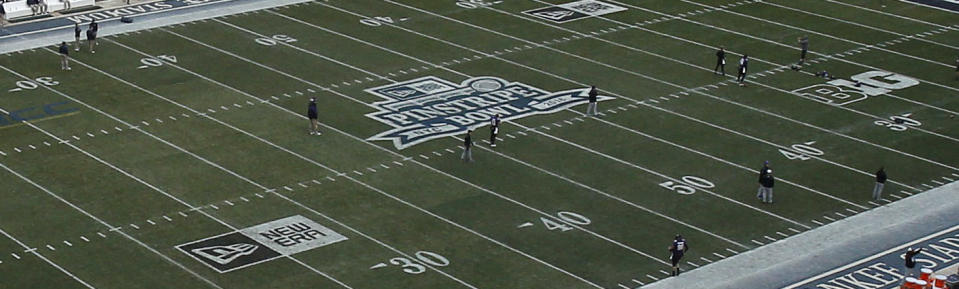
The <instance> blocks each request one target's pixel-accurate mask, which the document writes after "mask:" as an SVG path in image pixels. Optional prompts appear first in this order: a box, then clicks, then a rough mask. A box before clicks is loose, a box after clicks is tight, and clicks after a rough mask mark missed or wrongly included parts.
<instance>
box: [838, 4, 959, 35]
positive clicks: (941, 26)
mask: <svg viewBox="0 0 959 289" xmlns="http://www.w3.org/2000/svg"><path fill="white" fill-rule="evenodd" d="M825 1H826V2H829V3H834V4H839V5H844V6H848V7H854V8H856V9H860V10H865V11H869V12H873V13H878V14H882V15H886V16H892V17H896V18H899V19H904V20H909V21H913V22H916V23H922V24H926V25H930V26H936V27H939V28H944V29H949V30H959V29H956V28H954V27H950V26H946V25H942V24H937V23H932V22H928V21H925V20H920V19H915V18H910V17H906V16H902V15H899V14H893V13H888V12H885V11H879V10H875V9H872V8H867V7H862V6H859V5H854V4H849V3H844V2H841V1H835V0H825ZM924 7H929V6H924ZM937 8H938V7H937ZM950 12H952V11H950ZM953 13H954V12H953Z"/></svg>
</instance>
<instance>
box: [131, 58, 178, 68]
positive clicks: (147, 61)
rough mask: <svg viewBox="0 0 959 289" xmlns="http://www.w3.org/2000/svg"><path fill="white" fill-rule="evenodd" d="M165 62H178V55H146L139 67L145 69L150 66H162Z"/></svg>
mask: <svg viewBox="0 0 959 289" xmlns="http://www.w3.org/2000/svg"><path fill="white" fill-rule="evenodd" d="M163 62H169V63H176V56H173V55H157V57H144V58H141V59H140V63H141V64H143V65H140V66H138V67H137V69H145V68H150V67H160V66H163Z"/></svg>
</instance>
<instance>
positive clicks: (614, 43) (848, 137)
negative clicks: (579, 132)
mask: <svg viewBox="0 0 959 289" xmlns="http://www.w3.org/2000/svg"><path fill="white" fill-rule="evenodd" d="M610 2H613V3H617V4H621V5H624V6H629V7H634V8H636V9H641V10H647V11H649V12H652V13H658V14H663V13H660V12H657V11H653V10H648V9H645V8H642V7H635V6H632V5H629V4H623V3H619V2H616V1H614V0H610ZM663 15H666V14H663ZM599 18H601V19H606V18H604V17H599ZM606 20H608V21H613V22H618V21H615V20H609V19H606ZM681 20H682V21H686V22H690V23H694V24H698V25H702V26H706V27H711V28H714V29H718V30H722V31H726V32H730V33H733V34H737V35H742V36H746V37H750V38H755V37H752V36H751V35H746V34H742V33H740V32H736V31H731V30H727V29H724V28H720V27H715V26H712V25H709V24H704V23H699V22H696V21H692V20H688V19H681ZM547 25H549V24H547ZM626 25H629V24H626ZM556 28H559V29H564V28H560V27H556ZM634 28H635V29H640V30H643V31H647V32H650V33H655V34H657V35H662V36H665V37H669V38H673V39H676V40H680V41H684V42H687V43H691V44H696V45H700V46H703V47H708V48H713V46H710V45H706V44H703V43H699V42H696V41H692V40H688V39H685V38H681V37H677V36H673V35H669V34H665V33H662V32H658V31H654V30H650V29H646V28H643V27H639V26H636V27H634ZM574 32H575V31H574ZM576 33H581V32H576ZM587 37H589V36H587ZM757 39H759V38H757ZM597 40H600V41H604V42H608V43H610V44H613V45H616V46H620V47H623V48H626V49H630V50H634V51H638V52H643V53H646V54H650V55H654V56H657V57H660V58H664V59H668V60H671V61H673V62H676V63H680V64H683V65H689V66H693V65H691V64H689V63H686V62H682V61H680V60H677V59H673V58H669V57H666V56H662V55H659V54H655V53H652V52H648V51H645V50H642V49H637V48H634V47H630V46H626V45H623V44H620V43H617V42H611V41H608V40H605V39H599V38H597ZM759 40H762V41H765V42H771V41H769V40H765V39H759ZM771 43H773V44H776V45H781V46H784V45H783V44H779V43H776V42H771ZM858 49H860V48H856V49H851V50H848V51H853V50H858ZM829 58H834V59H839V58H835V57H827V58H826V60H828V59H829ZM753 59H755V60H757V61H760V62H765V63H769V64H773V65H779V64H777V63H774V62H769V61H765V60H762V59H759V58H753ZM602 65H605V64H602ZM605 66H608V65H605ZM693 67H696V66H693ZM696 68H699V69H701V70H708V71H712V70H710V69H708V68H703V67H696ZM622 71H625V70H622ZM625 72H627V73H631V74H634V73H633V72H630V71H625ZM802 73H805V74H811V73H809V72H805V71H803V72H802ZM729 77H730V78H731V77H732V76H729ZM747 82H749V83H754V84H757V85H759V86H762V87H766V88H769V89H773V90H776V91H780V92H783V93H787V94H792V95H796V96H799V97H802V98H807V99H808V97H805V96H801V95H798V94H796V93H793V92H790V91H786V90H783V89H780V88H776V87H773V86H770V85H766V84H762V83H759V82H757V81H753V80H747ZM700 94H702V93H700ZM703 95H706V96H709V97H710V98H713V99H716V100H720V101H723V102H727V103H730V104H733V105H737V106H740V107H744V108H746V109H750V110H754V111H758V112H761V113H764V114H768V115H772V116H775V117H778V118H781V119H784V120H787V121H790V122H794V123H798V124H802V125H804V126H807V127H811V128H815V129H818V130H821V131H824V132H828V133H830V134H833V135H837V136H840V137H843V138H847V139H850V140H853V141H856V142H860V143H863V144H867V145H870V146H874V147H877V148H881V149H884V150H888V151H891V152H896V153H899V154H902V155H905V156H909V157H912V158H915V159H918V160H922V161H925V162H928V163H932V164H936V165H938V166H941V167H945V168H949V169H952V170H959V168H956V167H953V166H950V165H946V164H943V163H940V162H937V161H934V160H930V159H927V158H924V157H920V156H916V155H913V154H910V153H907V152H903V151H899V150H896V149H893V148H889V147H886V146H882V145H879V144H874V143H871V142H868V141H865V140H862V139H859V138H855V137H852V136H848V135H845V134H841V133H838V132H834V131H831V130H828V129H825V128H821V127H818V126H815V125H811V124H807V123H805V122H802V121H798V120H794V119H791V118H788V117H785V116H781V115H778V114H772V113H769V112H766V111H764V110H761V109H757V108H753V107H751V106H747V105H743V104H739V103H737V102H734V101H731V100H727V99H725V98H716V97H713V96H711V95H707V94H703ZM887 96H890V97H893V98H896V99H900V100H904V101H907V102H910V103H914V104H917V105H921V106H926V107H930V108H933V109H937V110H942V111H948V112H951V111H949V110H945V109H942V108H938V107H935V106H931V105H928V104H925V103H922V102H917V101H913V100H910V99H907V98H902V97H898V96H894V95H891V94H887ZM824 105H825V104H824ZM839 108H841V109H844V110H848V111H852V112H855V113H858V114H862V115H867V116H870V117H873V118H875V119H883V120H884V118H881V117H878V116H873V115H869V114H866V113H863V112H859V111H856V110H852V109H851V108H847V107H839ZM914 129H916V130H918V131H921V132H925V133H928V134H932V135H936V136H940V137H944V138H947V139H953V138H952V137H949V136H944V135H940V134H938V133H935V132H930V131H928V130H925V129H919V128H914Z"/></svg>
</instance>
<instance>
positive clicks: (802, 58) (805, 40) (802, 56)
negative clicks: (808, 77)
mask: <svg viewBox="0 0 959 289" xmlns="http://www.w3.org/2000/svg"><path fill="white" fill-rule="evenodd" d="M799 48H801V49H802V52H800V53H799V65H803V63H805V62H806V52H808V51H809V36H805V35H804V36H803V37H799Z"/></svg>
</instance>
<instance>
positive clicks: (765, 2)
mask: <svg viewBox="0 0 959 289" xmlns="http://www.w3.org/2000/svg"><path fill="white" fill-rule="evenodd" d="M760 3H763V4H766V5H770V6H775V7H779V8H782V9H786V10H790V11H795V12H799V13H803V14H807V15H813V16H816V17H821V18H825V19H829V20H832V21H836V22H842V23H846V24H849V25H853V26H857V27H860V28H866V29H869V30H875V31H879V32H884V33H887V34H892V35H896V36H901V37H909V38H915V40H918V41H921V42H926V43H929V44H933V45H938V46H942V47H946V48H950V49H956V50H959V47H957V46H953V45H949V44H945V43H939V42H936V41H932V40H928V39H925V38H922V37H917V36H916V35H906V34H902V33H899V32H895V31H890V30H886V29H882V28H878V27H874V26H871V25H865V24H862V23H859V22H854V21H849V20H844V19H839V18H835V17H831V16H827V15H822V14H818V13H813V12H809V11H805V10H801V9H796V8H793V7H789V6H785V5H782V4H778V3H772V2H769V1H761V2H760Z"/></svg>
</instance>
